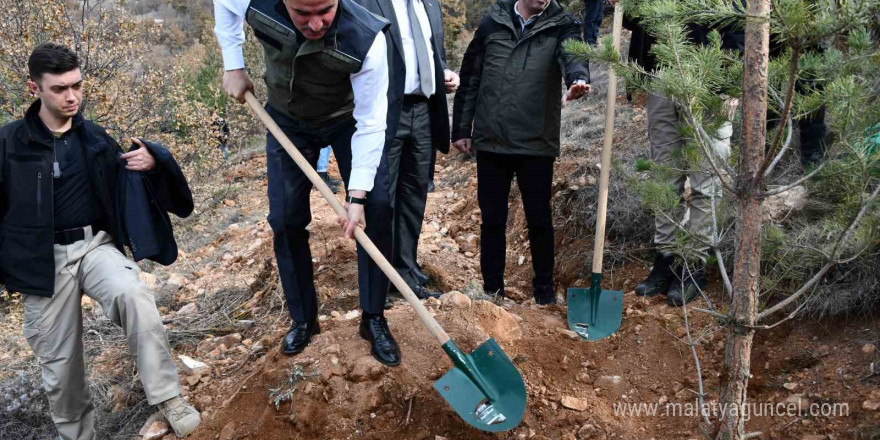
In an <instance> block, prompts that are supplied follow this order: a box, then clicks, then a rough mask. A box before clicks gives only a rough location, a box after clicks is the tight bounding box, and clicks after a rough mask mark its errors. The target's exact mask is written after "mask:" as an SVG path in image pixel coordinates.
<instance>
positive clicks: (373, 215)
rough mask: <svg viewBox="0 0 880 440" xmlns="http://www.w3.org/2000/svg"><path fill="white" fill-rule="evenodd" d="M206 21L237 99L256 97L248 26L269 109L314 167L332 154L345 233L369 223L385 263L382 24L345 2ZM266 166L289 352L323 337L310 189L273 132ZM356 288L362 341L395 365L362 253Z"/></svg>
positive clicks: (251, 8)
mask: <svg viewBox="0 0 880 440" xmlns="http://www.w3.org/2000/svg"><path fill="white" fill-rule="evenodd" d="M214 14H215V20H216V22H215V28H214V31H215V33H216V34H217V39H218V41H219V42H220V47H221V49H222V50H223V61H224V64H225V69H226V73H225V74H224V76H223V85H224V87H225V89H226V91H227V93H228V94H229V95H230V96H232V97H234V98H235V99H237V100H239V101H240V102H242V101H243V99H244V94H245V92H246V91H248V90H252V89H253V83H251V81H250V79H249V78H248V75H247V73H245V70H244V59H243V55H242V43H243V42H244V32H243V29H242V27H243V22H245V21H247V23H248V25H250V26H251V28H252V29H253V30H254V34H255V35H256V36H257V39H258V40H259V41H260V44H262V46H263V49H264V52H265V60H266V72H265V76H264V78H265V80H266V85H267V86H268V89H269V102H268V104H267V106H266V110H267V111H268V112H269V114H270V115H271V116H272V118H273V119H274V120H275V122H277V123H278V125H279V126H280V127H281V129H282V130H283V131H284V132H285V134H286V135H287V136H288V137H289V138H290V139H291V140H292V141H293V143H294V144H295V145H296V146H297V148H298V149H299V150H300V152H301V153H302V154H303V156H305V157H306V159H308V160H309V162H310V163H311V164H312V167H314V166H315V165H316V164H317V161H318V156H319V154H320V150H321V148H322V147H324V146H326V145H331V146H332V147H333V152H334V155H335V156H336V159H337V162H338V163H339V169H340V172H341V173H342V177H343V180H344V182H345V187H346V189H347V190H348V196H347V197H346V202H347V203H346V209H347V210H348V218H345V219H342V218H341V219H339V223H340V225H342V226H343V232H344V234H345V236H346V237H349V238H351V237H352V235H353V233H354V229H355V227H356V226H357V225H359V224H360V225H362V226H363V225H364V224H366V232H367V235H368V236H370V238H371V239H372V240H373V242H374V243H375V244H376V245H377V246H378V247H379V249H380V250H381V251H382V253H383V254H385V255H386V256H388V255H390V252H391V223H390V222H389V221H388V220H387V219H388V218H391V215H392V209H391V204H390V202H389V198H388V173H387V166H386V164H385V159H384V155H383V147H384V144H385V128H386V114H387V112H388V100H387V91H388V60H387V48H386V43H385V36H384V33H383V32H384V31H385V29H387V26H388V22H387V21H385V20H384V19H382V18H380V17H377V16H375V15H373V14H371V13H370V12H368V11H367V10H366V9H364V8H362V7H361V6H359V5H357V4H355V3H354V2H353V1H351V0H214ZM266 163H267V167H268V178H269V188H268V193H269V224H270V225H271V227H272V230H273V232H274V244H275V257H276V259H277V261H278V272H279V275H280V278H281V284H282V286H283V288H284V295H285V298H286V300H287V305H288V308H289V310H290V316H291V318H292V320H293V325H292V326H291V328H290V330H289V331H288V332H287V334H286V335H285V337H284V340H283V342H282V346H281V348H282V351H283V352H284V353H285V354H288V355H293V354H296V353H299V352H301V351H302V350H303V349H305V347H306V345H308V343H309V341H310V339H311V337H312V335H314V334H317V333H319V332H320V331H321V330H320V328H319V326H318V321H317V315H318V301H317V297H316V293H315V284H314V274H313V271H312V256H311V251H310V249H309V232H308V231H307V230H306V226H307V225H308V224H309V222H311V214H310V209H309V193H310V190H311V187H312V184H311V182H309V180H308V179H307V178H306V177H305V174H304V173H303V172H302V171H300V170H299V169H298V168H297V166H296V164H295V163H294V162H293V160H292V159H291V158H290V157H289V156H288V155H287V153H286V152H285V151H284V149H283V148H282V147H281V145H280V144H279V142H278V140H277V139H275V138H274V136H272V134H271V133H270V134H268V135H267V142H266ZM358 284H359V286H358V287H359V289H360V303H361V308H362V309H363V312H364V313H363V318H362V320H361V326H360V334H361V336H362V337H363V338H364V339H367V340H368V341H370V342H371V343H372V348H371V353H372V354H373V356H374V357H376V359H377V360H379V361H380V362H382V363H384V364H387V365H398V364H399V363H400V350H399V348H398V347H397V343H396V342H395V341H394V338H393V337H392V336H391V332H390V331H389V329H388V324H387V322H386V321H385V318H384V317H383V316H382V313H383V310H384V304H385V295H386V294H387V292H388V279H387V277H385V275H384V274H383V273H382V271H381V270H380V269H379V268H378V266H377V265H376V264H375V263H374V262H373V261H372V260H371V259H370V257H369V255H367V253H366V252H365V251H364V250H363V249H362V248H361V247H360V246H358Z"/></svg>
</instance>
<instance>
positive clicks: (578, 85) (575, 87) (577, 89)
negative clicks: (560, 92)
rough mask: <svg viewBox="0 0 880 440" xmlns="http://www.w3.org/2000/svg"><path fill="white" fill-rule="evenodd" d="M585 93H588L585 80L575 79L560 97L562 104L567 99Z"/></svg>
mask: <svg viewBox="0 0 880 440" xmlns="http://www.w3.org/2000/svg"><path fill="white" fill-rule="evenodd" d="M587 93H590V85H589V84H587V83H585V82H581V81H576V82H575V83H574V84H572V85H571V87H569V88H568V91H567V92H565V96H563V97H562V105H563V106H564V105H565V103H567V102H568V101H574V100H575V99H580V97H581V96H584V95H586V94H587Z"/></svg>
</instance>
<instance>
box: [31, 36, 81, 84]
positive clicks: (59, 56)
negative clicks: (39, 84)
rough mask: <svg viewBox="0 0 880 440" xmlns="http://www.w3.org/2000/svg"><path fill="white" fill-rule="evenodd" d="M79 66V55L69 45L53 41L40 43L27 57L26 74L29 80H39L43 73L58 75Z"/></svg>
mask: <svg viewBox="0 0 880 440" xmlns="http://www.w3.org/2000/svg"><path fill="white" fill-rule="evenodd" d="M79 67H80V64H79V57H78V56H77V55H76V53H75V52H74V51H72V50H70V48H69V47H67V46H63V45H60V44H55V43H42V44H40V45H39V46H37V47H36V48H34V51H33V52H31V56H30V58H28V74H29V75H30V77H31V81H34V82H36V81H38V80H40V79H41V78H42V77H43V75H44V74H46V73H51V74H53V75H60V74H62V73H67V72H70V71H71V70H74V69H78V68H79Z"/></svg>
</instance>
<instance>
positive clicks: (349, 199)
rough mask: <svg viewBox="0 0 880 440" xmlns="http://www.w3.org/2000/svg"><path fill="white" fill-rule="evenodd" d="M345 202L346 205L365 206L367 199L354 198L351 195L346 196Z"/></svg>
mask: <svg viewBox="0 0 880 440" xmlns="http://www.w3.org/2000/svg"><path fill="white" fill-rule="evenodd" d="M345 202H346V203H357V204H358V205H363V204H366V203H367V198H366V197H364V198H361V197H352V196H351V195H346V196H345Z"/></svg>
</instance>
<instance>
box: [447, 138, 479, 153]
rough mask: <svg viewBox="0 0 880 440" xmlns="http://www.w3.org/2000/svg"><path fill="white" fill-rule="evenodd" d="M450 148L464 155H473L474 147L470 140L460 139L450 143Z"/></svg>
mask: <svg viewBox="0 0 880 440" xmlns="http://www.w3.org/2000/svg"><path fill="white" fill-rule="evenodd" d="M452 146H453V147H455V148H457V149H458V151H461V152H462V153H465V154H474V153H473V151H474V145H473V141H472V140H471V138H462V139H459V140H457V141H455V142H453V143H452Z"/></svg>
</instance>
